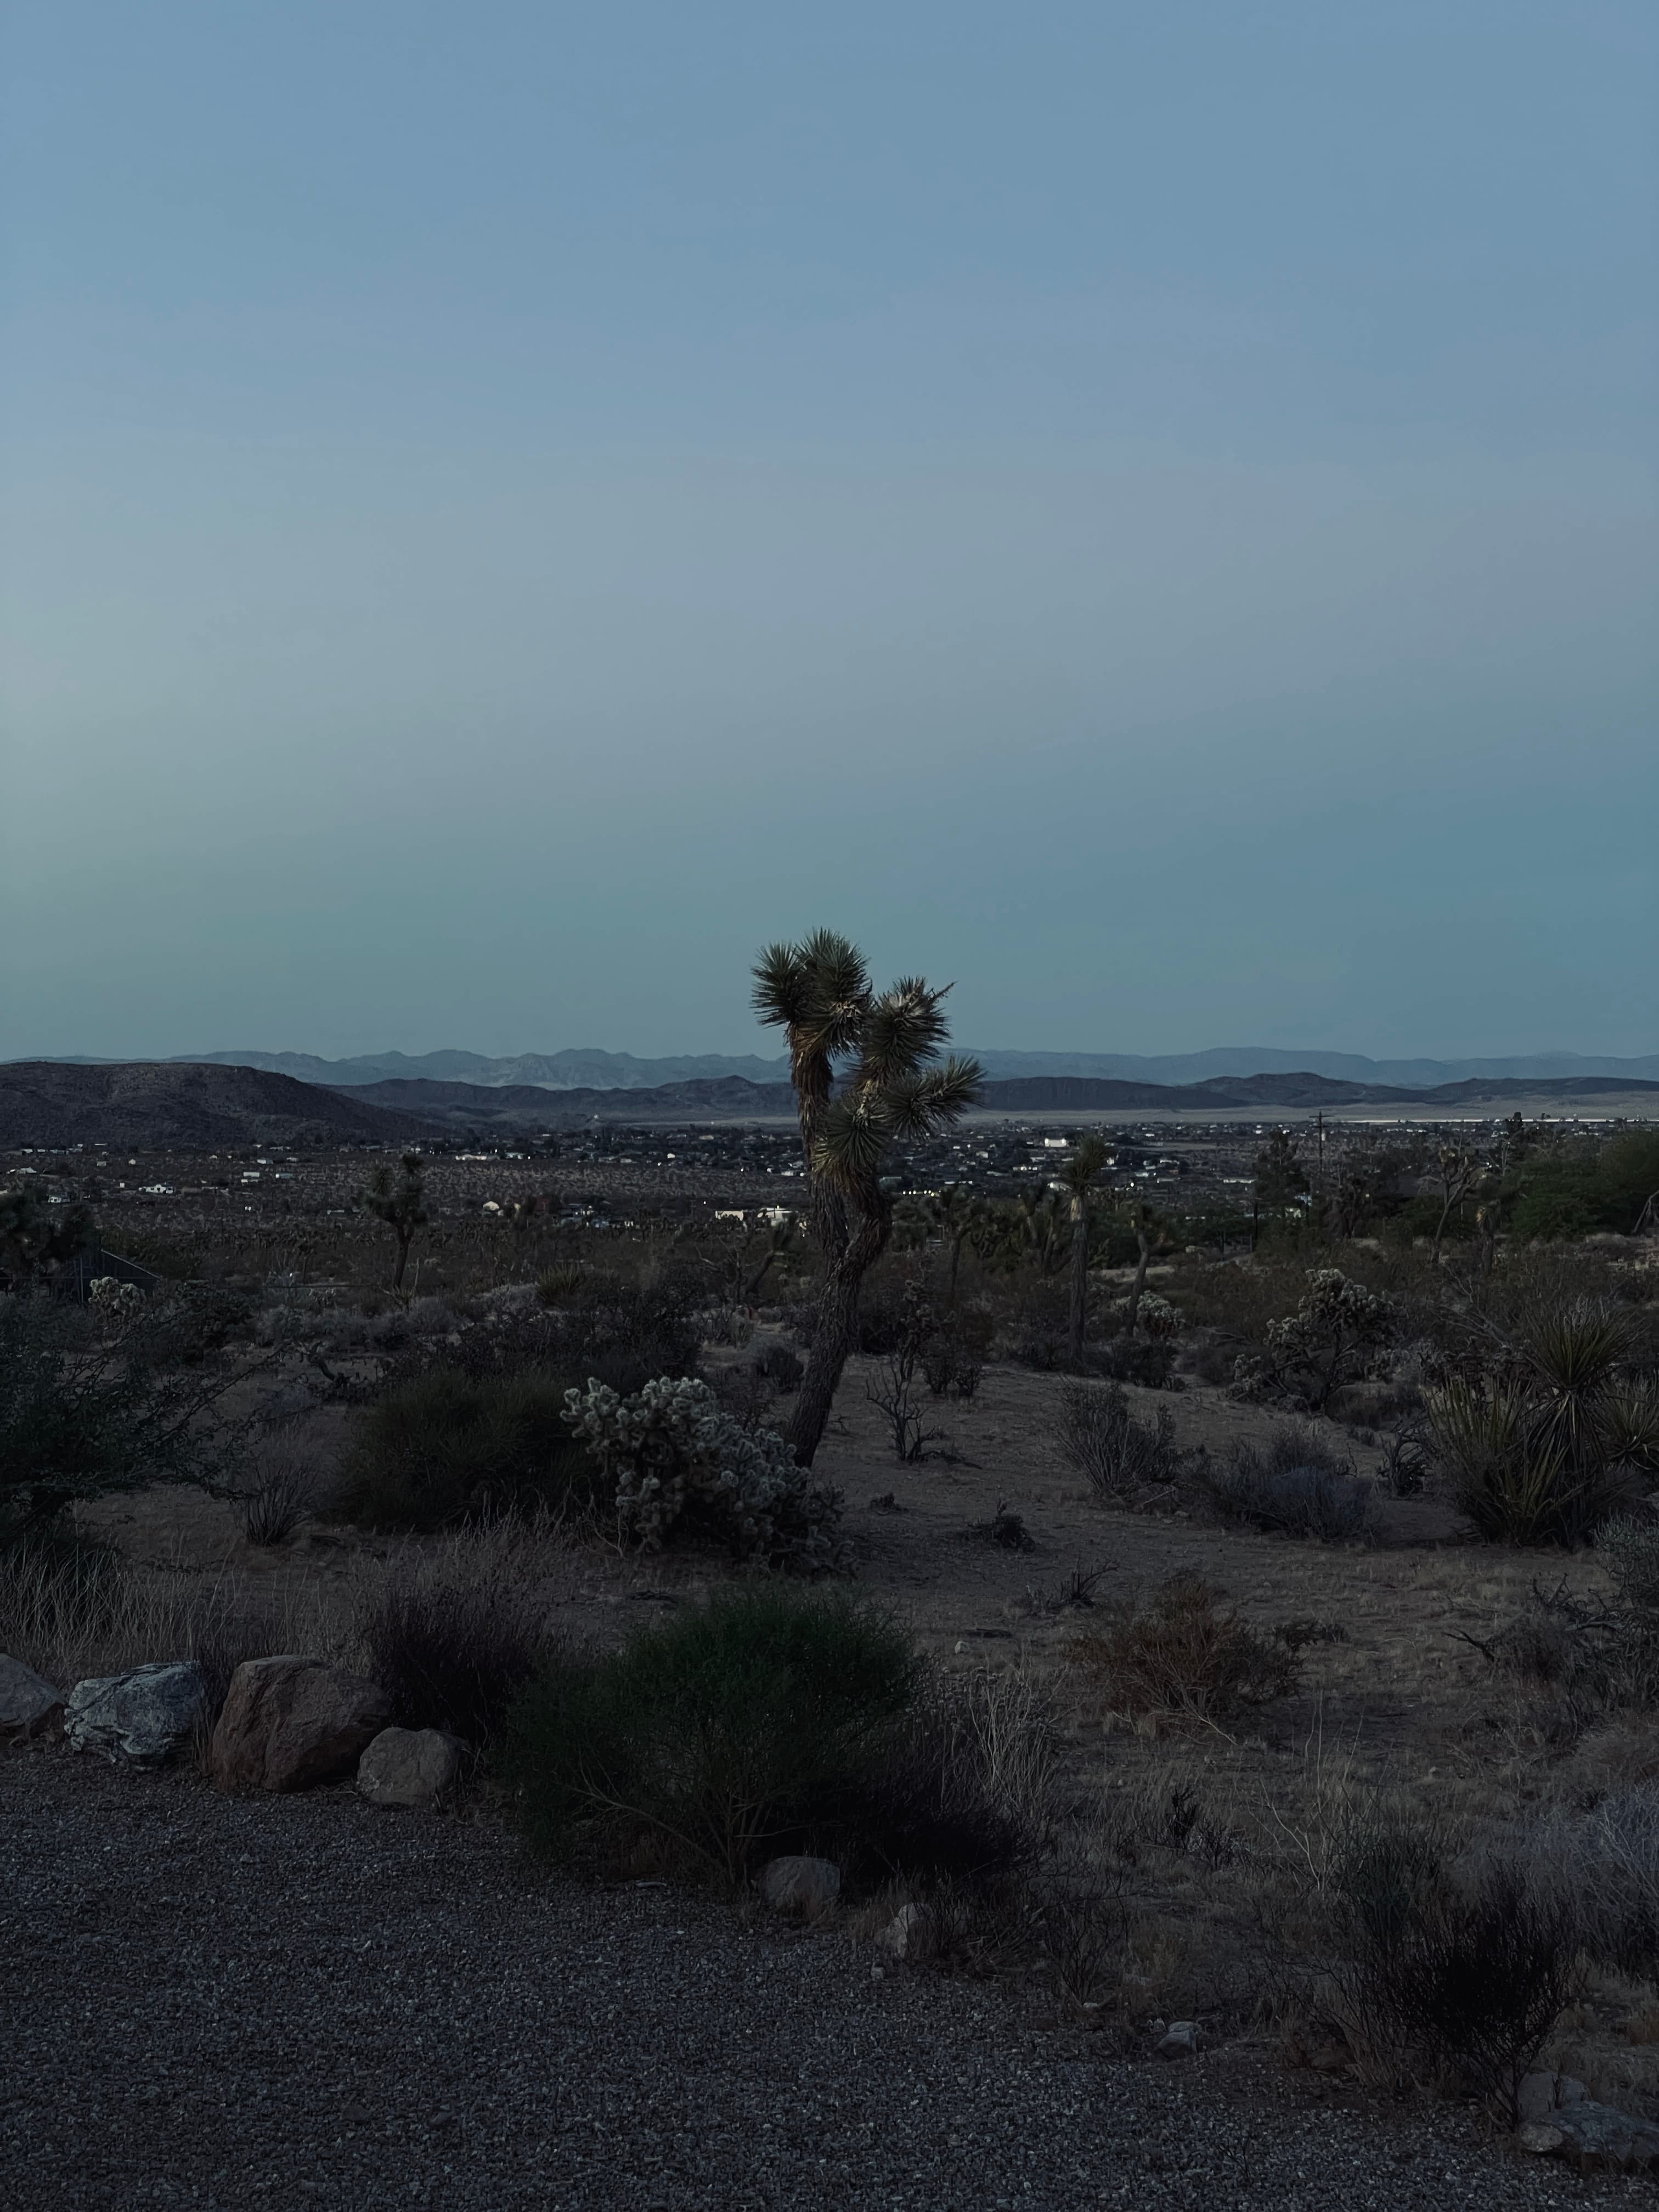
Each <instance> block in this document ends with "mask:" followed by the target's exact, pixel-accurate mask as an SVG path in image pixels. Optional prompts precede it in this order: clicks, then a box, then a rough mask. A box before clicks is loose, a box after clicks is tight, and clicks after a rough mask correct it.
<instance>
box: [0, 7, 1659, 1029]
mask: <svg viewBox="0 0 1659 2212" xmlns="http://www.w3.org/2000/svg"><path fill="white" fill-rule="evenodd" d="M1656 97H1659V9H1655V8H1654V7H1653V5H1652V0H1552V3H1551V4H1537V3H1536V0H1425V3H1424V4H1419V0H1386V4H1383V0H1334V4H1333V0H1299V3H1293V0H1251V4H1249V6H1245V7H1241V6H1239V5H1237V0H1158V5H1156V6H1148V5H1146V4H1145V0H1134V4H1121V0H1087V4H1080V5H1070V4H1045V0H1027V4H1023V5H1020V6H1018V7H1016V6H1013V5H1011V4H1002V5H999V6H986V5H981V4H977V0H951V4H949V5H945V4H944V0H879V4H870V5H866V4H865V0H842V4H839V5H837V6H836V7H835V8H833V9H826V8H811V9H808V8H805V7H791V6H786V7H779V6H777V5H776V4H775V0H770V4H756V5H752V6H747V5H744V6H738V5H729V4H722V0H702V4H700V5H698V6H696V7H687V6H685V5H684V3H683V0H677V4H668V5H659V4H644V3H643V0H641V4H635V0H611V4H610V5H607V6H605V7H603V8H593V7H589V6H584V7H581V8H576V7H570V6H565V5H562V4H556V0H536V4H523V5H520V4H516V0H467V4H466V5H465V6H462V5H459V4H457V0H449V4H447V5H441V6H437V5H429V4H424V0H344V4H342V0H324V4H313V0H283V5H282V6H281V7H280V8H263V7H256V6H252V5H241V4H235V0H232V4H226V0H210V4H204V5H194V4H186V0H151V4H149V5H148V6H146V7H143V8H141V9H136V8H133V7H131V5H130V4H127V0H119V4H113V5H104V4H89V0H18V4H15V5H14V6H12V7H11V8H9V9H7V10H5V11H4V15H3V30H0V717H3V720H0V878H3V880H0V1058H21V1057H26V1056H32V1055H36V1054H100V1055H104V1056H114V1057H119V1056H126V1055H131V1056H143V1055H145V1054H157V1055H159V1054H180V1053H186V1052H191V1051H196V1050H203V1051H206V1050H219V1049H233V1048H252V1047H258V1048H261V1049H264V1050H283V1049H292V1050H299V1051H309V1052H320V1053H324V1054H330V1055H337V1054H350V1053H356V1052H360V1051H368V1050H385V1049H391V1048H398V1049H402V1050H404V1051H408V1052H421V1051H425V1050H429V1049H432V1048H437V1047H440V1046H459V1047H464V1048H471V1049H473V1050H477V1051H480V1052H487V1053H492V1054H495V1053H513V1052H523V1051H552V1050H556V1049H558V1048H562V1047H568V1046H596V1047H603V1048H610V1049H613V1050H627V1051H632V1052H636V1053H644V1054H654V1053H679V1052H691V1051H702V1052H743V1051H750V1050H755V1049H762V1050H773V1049H775V1040H774V1039H773V1038H772V1037H771V1036H769V1035H768V1034H767V1033H765V1032H762V1031H759V1030H757V1028H756V1026H755V1024H754V1022H753V1019H752V1017H751V1015H750V1012H749V1007H748V987H747V971H748V968H749V964H750V961H751V959H752V958H753V956H754V953H755V951H756V950H757V947H758V946H759V945H761V944H762V943H763V942H764V941H767V940H769V939H775V938H779V937H787V936H791V935H793V934H796V933H801V932H804V931H806V930H809V929H811V928H814V927H819V926H828V927H836V928H838V929H841V930H842V931H844V932H845V933H848V934H849V935H851V936H853V937H854V938H855V939H857V940H858V941H859V942H860V944H861V945H863V946H864V947H865V948H866V951H867V952H868V953H869V955H870V957H871V959H872V963H873V965H874V967H875V969H876V970H877V971H878V975H880V976H885V975H891V974H895V973H901V972H902V973H912V972H916V971H920V972H921V973H924V974H926V975H928V976H929V977H930V978H932V979H933V980H935V981H942V980H945V979H954V981H955V992H954V996H953V1000H952V1005H953V1006H954V1009H955V1018H956V1026H957V1034H958V1035H959V1036H962V1037H963V1038H964V1039H965V1040H966V1041H967V1042H969V1043H971V1044H977V1045H985V1046H998V1047H1001V1048H1010V1049H1013V1048H1025V1049H1044V1048H1046V1049H1052V1050H1073V1051H1099V1052H1108V1051H1111V1052H1144V1053H1164V1052H1177V1051H1185V1050H1195V1049H1200V1048H1204V1047H1207V1046H1212V1045H1218V1044H1226V1043H1245V1042H1249V1043H1255V1044H1270V1045H1273V1046H1278V1047H1291V1048H1299V1047H1304V1046H1305V1047H1310V1048H1312V1047H1319V1048H1325V1049H1343V1050H1350V1051H1358V1052H1366V1053H1371V1054H1420V1053H1431V1054H1445V1055H1453V1054H1492V1053H1502V1052H1527V1051H1536V1050H1544V1049H1550V1048H1559V1049H1565V1050H1569V1051H1578V1052H1587V1053H1632V1054H1635V1053H1645V1052H1652V1051H1654V1050H1656V1049H1659V961H1656V958H1655V957H1654V956H1655V946H1656V939H1659V836H1656V824H1659V730H1656V713H1655V708H1656V699H1659V668H1656V662H1659V621H1656V615H1659V606H1656V597H1659V594H1656V578H1659V559H1656V556H1659V526H1656V520H1659V500H1656V460H1659V380H1656V360H1659V346H1656V325H1659V284H1656V276H1659V266H1656V263H1659V256H1656V234H1659V220H1656V217H1659V132H1656V131H1655V128H1654V117H1655V112H1656Z"/></svg>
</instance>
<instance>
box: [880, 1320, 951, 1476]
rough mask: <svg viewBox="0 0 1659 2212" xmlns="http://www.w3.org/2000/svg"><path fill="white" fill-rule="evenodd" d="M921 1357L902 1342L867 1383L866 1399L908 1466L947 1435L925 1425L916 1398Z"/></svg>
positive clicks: (911, 1345) (915, 1349) (912, 1345)
mask: <svg viewBox="0 0 1659 2212" xmlns="http://www.w3.org/2000/svg"><path fill="white" fill-rule="evenodd" d="M920 1359H921V1352H920V1350H919V1348H918V1347H917V1346H915V1345H914V1344H903V1345H901V1346H899V1348H898V1350H897V1351H896V1352H889V1353H888V1354H887V1356H886V1358H884V1359H883V1360H882V1361H881V1362H880V1363H879V1364H878V1367H877V1369H876V1372H875V1376H874V1379H873V1380H872V1381H871V1382H869V1383H866V1384H865V1386H864V1395H865V1396H866V1399H867V1400H868V1401H869V1402H870V1404H871V1405H872V1406H873V1407H875V1408H876V1410H877V1412H878V1413H880V1415H881V1416H882V1418H883V1419H884V1421H885V1422H886V1424H887V1428H888V1433H889V1435H890V1437H891V1438H892V1441H893V1449H894V1452H895V1453H896V1455H897V1456H898V1458H900V1459H901V1460H902V1461H903V1462H905V1463H906V1464H907V1465H913V1464H914V1463H915V1462H916V1461H917V1460H919V1459H921V1458H923V1457H925V1456H926V1454H927V1447H928V1445H929V1444H930V1443H937V1442H938V1441H939V1438H940V1437H942V1436H943V1434H944V1431H943V1430H942V1429H927V1428H924V1427H923V1426H922V1413H921V1407H920V1406H919V1405H918V1403H917V1401H916V1368H917V1365H918V1364H919V1362H920Z"/></svg>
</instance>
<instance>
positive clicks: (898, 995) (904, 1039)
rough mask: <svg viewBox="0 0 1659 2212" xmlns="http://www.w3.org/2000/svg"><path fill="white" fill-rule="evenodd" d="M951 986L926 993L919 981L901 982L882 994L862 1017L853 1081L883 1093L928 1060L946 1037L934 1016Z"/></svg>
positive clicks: (913, 977) (943, 1025) (941, 1017)
mask: <svg viewBox="0 0 1659 2212" xmlns="http://www.w3.org/2000/svg"><path fill="white" fill-rule="evenodd" d="M950 988H951V986H950V985H949V984H948V983H946V984H945V985H943V986H942V987H940V988H939V990H937V991H935V990H930V989H929V987H927V984H926V983H925V982H923V981H922V980H921V977H920V976H917V975H906V976H902V977H901V979H900V980H899V981H897V982H896V983H895V984H894V985H893V987H892V988H891V989H890V990H888V991H884V992H883V993H882V994H881V996H880V997H879V998H878V1000H875V1002H874V1003H873V1005H872V1006H871V1007H870V1010H869V1012H868V1013H867V1014H866V1017H865V1020H864V1024H863V1027H862V1029H861V1030H860V1036H859V1064H858V1070H857V1073H856V1075H855V1077H854V1081H855V1082H858V1083H872V1084H878V1085H883V1086H884V1087H885V1086H887V1085H895V1084H899V1083H902V1082H904V1081H905V1080H906V1079H908V1077H911V1076H913V1075H915V1073H917V1071H918V1070H919V1069H920V1068H921V1067H922V1066H925V1065H926V1063H927V1061H929V1060H933V1059H936V1058H937V1057H938V1054H939V1047H940V1046H941V1045H942V1044H943V1043H944V1042H945V1038H946V1037H947V1036H949V1035H950V1033H951V1032H950V1025H949V1024H948V1023H947V1022H946V1020H945V1016H944V1014H943V1013H942V1012H940V1011H939V1008H940V1002H941V1000H943V999H944V997H945V993H946V992H948V991H949V989H950Z"/></svg>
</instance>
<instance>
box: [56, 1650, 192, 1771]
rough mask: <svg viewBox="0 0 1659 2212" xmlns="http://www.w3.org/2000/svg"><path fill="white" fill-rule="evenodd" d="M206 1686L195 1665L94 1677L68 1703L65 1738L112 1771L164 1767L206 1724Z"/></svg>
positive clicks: (178, 1661)
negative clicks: (105, 1761)
mask: <svg viewBox="0 0 1659 2212" xmlns="http://www.w3.org/2000/svg"><path fill="white" fill-rule="evenodd" d="M206 1703H207V1685H206V1684H205V1682H204V1680H202V1670H201V1668H199V1667H198V1666H197V1663H196V1662H195V1661H194V1660H193V1659H175V1660H172V1661H169V1662H166V1663H164V1664H160V1665H155V1666H149V1667H133V1668H129V1669H128V1671H127V1672H126V1673H125V1674H103V1675H96V1676H90V1677H88V1680H86V1681H84V1682H77V1683H76V1685H75V1687H74V1688H73V1689H72V1690H71V1691H70V1693H69V1696H68V1697H67V1698H66V1699H65V1700H64V1735H66V1736H67V1737H68V1738H69V1741H70V1744H71V1745H72V1746H73V1747H74V1748H75V1749H76V1751H95V1752H97V1753H99V1754H100V1756H101V1757H102V1758H105V1759H108V1760H109V1762H110V1764H111V1765H119V1764H121V1763H123V1762H125V1764H126V1765H130V1766H160V1765H162V1763H163V1762H164V1761H165V1760H167V1759H171V1758H172V1756H173V1753H174V1752H175V1751H177V1750H178V1748H179V1745H180V1744H181V1743H183V1742H184V1741H185V1739H186V1738H187V1737H188V1736H189V1735H190V1732H191V1729H193V1728H194V1727H195V1725H196V1723H197V1721H198V1720H199V1719H200V1718H201V1717H202V1712H203V1709H204V1706H205V1705H206Z"/></svg>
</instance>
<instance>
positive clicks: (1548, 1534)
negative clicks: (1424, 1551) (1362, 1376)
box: [1428, 1298, 1659, 1544]
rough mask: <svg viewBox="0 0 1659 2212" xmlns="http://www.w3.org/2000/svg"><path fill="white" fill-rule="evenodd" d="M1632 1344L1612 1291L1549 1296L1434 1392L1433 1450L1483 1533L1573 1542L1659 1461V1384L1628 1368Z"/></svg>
mask: <svg viewBox="0 0 1659 2212" xmlns="http://www.w3.org/2000/svg"><path fill="white" fill-rule="evenodd" d="M1494 1334H1497V1333H1496V1332H1494ZM1631 1353H1632V1325H1631V1322H1630V1321H1629V1319H1628V1317H1627V1316H1626V1315H1624V1314H1622V1313H1620V1311H1619V1310H1617V1309H1615V1308H1614V1307H1613V1306H1612V1305H1610V1304H1607V1303H1606V1302H1605V1301H1601V1300H1593V1299H1587V1298H1575V1299H1571V1300H1569V1301H1567V1302H1565V1303H1564V1304H1554V1303H1550V1304H1543V1305H1540V1306H1536V1307H1534V1308H1533V1309H1532V1310H1528V1311H1523V1312H1522V1315H1521V1316H1520V1318H1519V1320H1518V1322H1516V1324H1515V1325H1514V1327H1513V1328H1511V1329H1510V1331H1508V1332H1506V1333H1504V1334H1501V1335H1498V1336H1497V1341H1496V1343H1495V1344H1494V1346H1492V1349H1491V1350H1490V1351H1489V1352H1487V1353H1486V1356H1485V1357H1484V1358H1481V1359H1480V1360H1479V1362H1478V1363H1472V1368H1473V1371H1469V1370H1468V1369H1466V1370H1464V1371H1460V1372H1454V1373H1452V1374H1451V1375H1449V1376H1448V1378H1447V1379H1446V1381H1445V1382H1444V1383H1442V1384H1441V1385H1440V1387H1439V1388H1437V1389H1432V1390H1431V1391H1430V1392H1429V1393H1428V1418H1429V1426H1430V1431H1431V1436H1432V1437H1433V1442H1434V1448H1435V1452H1436V1455H1437V1459H1438V1460H1439V1462H1440V1463H1441V1465H1442V1466H1443V1468H1445V1470H1446V1472H1447V1474H1449V1477H1450V1480H1451V1482H1452V1486H1453V1490H1454V1493H1455V1497H1456V1499H1457V1502H1458V1504H1459V1505H1460V1506H1461V1507H1462V1510H1463V1511H1464V1512H1465V1513H1467V1514H1468V1516H1469V1518H1470V1520H1471V1521H1473V1522H1474V1525H1475V1527H1476V1528H1478V1529H1479V1530H1480V1534H1482V1535H1483V1536H1487V1537H1492V1538H1494V1539H1497V1540H1499V1541H1504V1542H1509V1543H1520V1544H1530V1543H1549V1542H1555V1543H1572V1542H1574V1541H1577V1539H1579V1538H1580V1537H1582V1536H1583V1535H1584V1534H1586V1533H1587V1532H1588V1531H1589V1529H1590V1528H1593V1527H1594V1526H1595V1523H1596V1522H1598V1521H1600V1520H1601V1519H1602V1518H1603V1517H1604V1516H1606V1514H1607V1511H1608V1510H1609V1509H1610V1507H1611V1506H1612V1505H1613V1504H1615V1503H1616V1502H1617V1500H1618V1498H1619V1497H1620V1493H1621V1492H1622V1491H1623V1490H1624V1488H1625V1487H1626V1484H1627V1482H1628V1480H1629V1478H1630V1476H1631V1475H1632V1474H1634V1473H1638V1472H1639V1473H1642V1474H1654V1473H1656V1472H1659V1393H1656V1391H1655V1390H1654V1388H1653V1386H1652V1384H1651V1383H1650V1381H1649V1380H1647V1379H1646V1378H1640V1377H1638V1378H1632V1377H1631V1376H1628V1375H1627V1373H1626V1365H1627V1362H1628V1360H1629V1358H1630V1356H1631Z"/></svg>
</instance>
